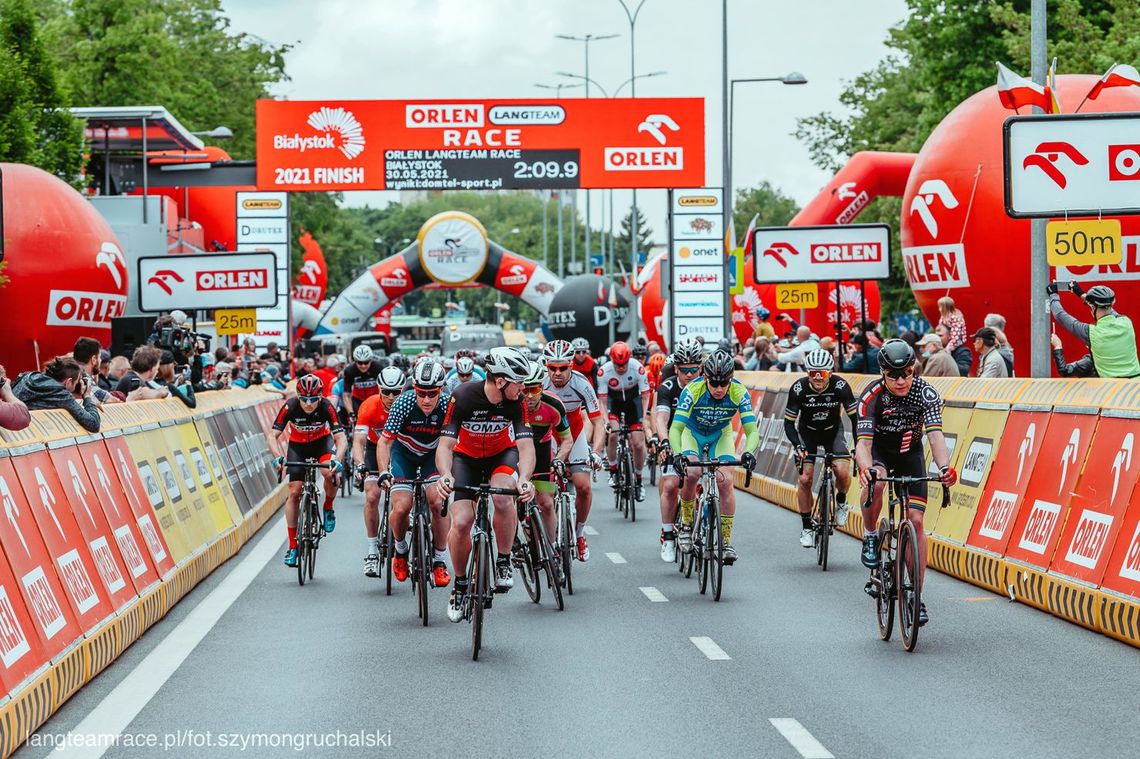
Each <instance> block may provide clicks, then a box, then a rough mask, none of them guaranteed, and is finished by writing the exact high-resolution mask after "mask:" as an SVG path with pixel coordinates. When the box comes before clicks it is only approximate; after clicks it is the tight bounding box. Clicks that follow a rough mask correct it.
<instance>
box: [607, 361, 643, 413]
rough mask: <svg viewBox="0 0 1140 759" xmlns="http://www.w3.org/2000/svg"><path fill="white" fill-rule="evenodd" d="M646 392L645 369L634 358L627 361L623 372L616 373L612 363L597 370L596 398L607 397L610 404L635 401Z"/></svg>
mask: <svg viewBox="0 0 1140 759" xmlns="http://www.w3.org/2000/svg"><path fill="white" fill-rule="evenodd" d="M648 392H649V379H648V377H646V374H645V367H644V366H642V365H641V362H640V361H638V360H637V359H636V358H631V359H630V360H629V364H628V365H626V367H625V371H623V372H618V370H617V369H616V367H615V366H614V362H613V361H611V362H609V363H608V364H606V365H605V366H603V367H602V368H601V369H599V370H598V397H599V398H607V397H608V398H609V399H610V403H615V402H629V401H632V400H636V399H637V398H638V397H639V396H641V395H642V394H644V393H648Z"/></svg>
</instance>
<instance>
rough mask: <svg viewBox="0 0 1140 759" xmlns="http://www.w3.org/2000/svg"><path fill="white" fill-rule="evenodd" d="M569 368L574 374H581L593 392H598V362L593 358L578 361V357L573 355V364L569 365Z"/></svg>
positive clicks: (587, 357) (588, 357)
mask: <svg viewBox="0 0 1140 759" xmlns="http://www.w3.org/2000/svg"><path fill="white" fill-rule="evenodd" d="M570 368H571V369H573V370H574V371H576V372H581V373H582V376H584V377H585V378H586V379H587V380H589V382H590V387H592V388H594V392H597V391H598V362H597V361H595V360H594V357H593V356H586V360H585V361H579V360H578V355H577V354H575V355H574V362H573V363H572V364H570Z"/></svg>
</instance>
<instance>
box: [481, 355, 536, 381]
mask: <svg viewBox="0 0 1140 759" xmlns="http://www.w3.org/2000/svg"><path fill="white" fill-rule="evenodd" d="M487 371H488V372H489V373H490V374H491V376H494V377H503V378H504V379H508V380H510V381H511V382H522V381H523V380H525V379H526V378H527V375H529V374H530V360H529V359H528V358H526V356H524V355H523V354H522V352H521V351H519V349H518V348H510V347H505V346H504V347H502V348H492V349H491V352H490V353H488V354H487Z"/></svg>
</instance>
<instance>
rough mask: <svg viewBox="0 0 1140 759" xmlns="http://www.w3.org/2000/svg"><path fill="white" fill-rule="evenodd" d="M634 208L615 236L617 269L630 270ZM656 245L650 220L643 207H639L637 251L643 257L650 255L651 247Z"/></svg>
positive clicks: (625, 217)
mask: <svg viewBox="0 0 1140 759" xmlns="http://www.w3.org/2000/svg"><path fill="white" fill-rule="evenodd" d="M632 227H633V209H632V208H630V211H629V213H627V214H626V215H625V216H624V217H623V218H622V220H621V228H620V229H619V230H618V233H617V235H615V236H614V254H615V261H616V263H615V266H616V267H617V271H619V272H620V271H622V270H624V271H625V272H626V273H628V272H629V266H630V257H631V256H632V255H633V247H632V245H631V242H630V241H631V240H632V239H633V229H632ZM653 246H654V242H653V230H652V229H650V227H649V222H648V221H647V220H646V218H645V214H644V213H642V212H641V209H640V208H638V209H637V251H638V253H640V254H641V255H642V256H643V257H648V256H649V251H650V249H651V248H652V247H653Z"/></svg>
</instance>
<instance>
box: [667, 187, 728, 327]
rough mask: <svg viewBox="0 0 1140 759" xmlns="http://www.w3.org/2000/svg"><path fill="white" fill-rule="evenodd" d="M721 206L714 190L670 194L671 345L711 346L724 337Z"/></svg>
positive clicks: (717, 189) (714, 188)
mask: <svg viewBox="0 0 1140 759" xmlns="http://www.w3.org/2000/svg"><path fill="white" fill-rule="evenodd" d="M722 202H723V193H722V191H721V188H719V187H704V188H700V189H696V190H674V191H673V192H672V193H671V200H670V203H669V229H670V236H671V238H672V242H671V247H672V255H671V256H670V258H669V270H670V272H671V275H670V277H671V280H672V288H671V293H670V296H669V314H670V318H669V321H670V324H671V325H672V331H673V344H674V345H675V344H676V343H677V341H678V340H683V339H685V338H688V337H697V336H701V337H704V338H705V340H706V341H713V342H715V341H717V340H719V339H720V338H721V337H722V336H723V335H724V316H725V313H726V311H727V307H726V305H725V298H724V292H725V286H726V280H725V277H726V276H727V269H726V266H725V253H724V224H723V221H722V220H723V216H724V207H723V205H722Z"/></svg>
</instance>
